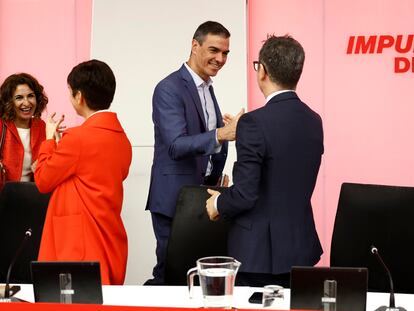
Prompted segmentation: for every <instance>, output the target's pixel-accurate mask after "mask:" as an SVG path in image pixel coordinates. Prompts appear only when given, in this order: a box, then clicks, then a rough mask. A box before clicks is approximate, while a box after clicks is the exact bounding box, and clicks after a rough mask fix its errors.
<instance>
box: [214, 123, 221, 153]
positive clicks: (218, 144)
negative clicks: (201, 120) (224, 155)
mask: <svg viewBox="0 0 414 311" xmlns="http://www.w3.org/2000/svg"><path fill="white" fill-rule="evenodd" d="M215 134H216V135H215V136H216V146H215V147H214V152H215V153H219V152H220V151H221V144H220V142H219V141H218V138H217V129H216V133H215Z"/></svg>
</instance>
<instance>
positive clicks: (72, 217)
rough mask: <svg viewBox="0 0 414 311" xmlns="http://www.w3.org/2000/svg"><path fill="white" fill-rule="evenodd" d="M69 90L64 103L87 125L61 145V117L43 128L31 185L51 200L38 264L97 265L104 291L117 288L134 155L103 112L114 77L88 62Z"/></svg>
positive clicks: (105, 68) (121, 278) (124, 260)
mask: <svg viewBox="0 0 414 311" xmlns="http://www.w3.org/2000/svg"><path fill="white" fill-rule="evenodd" d="M67 82H68V86H69V97H70V101H71V103H72V105H73V107H74V109H75V110H76V112H77V113H78V114H79V115H80V116H82V117H84V118H85V122H84V123H83V124H82V125H80V126H78V127H73V128H70V129H68V130H66V131H65V132H64V133H63V137H62V138H61V139H60V140H59V142H57V138H58V137H57V136H59V135H57V129H58V128H59V126H60V124H61V122H62V121H63V117H61V118H60V119H59V120H56V121H55V120H54V119H53V117H54V115H52V116H51V117H49V118H48V120H47V122H46V140H45V141H44V142H43V143H42V145H41V146H40V151H39V159H38V164H37V167H36V171H35V182H36V185H37V186H38V188H39V190H40V191H41V192H51V191H53V194H52V196H51V199H50V202H49V207H48V211H47V215H46V220H45V224H44V227H43V234H42V240H41V243H40V250H39V257H38V260H41V261H55V260H59V261H60V260H66V261H99V262H100V267H101V277H102V283H103V284H123V282H124V278H125V270H126V264H127V254H128V242H127V236H126V232H125V229H124V225H123V223H122V219H121V208H122V200H123V186H122V183H123V181H124V180H125V178H126V177H127V176H128V171H129V166H130V164H131V158H132V148H131V144H130V142H129V140H128V138H127V136H126V134H125V132H124V130H123V128H122V126H121V124H120V123H119V121H118V118H117V116H116V114H115V113H113V112H110V111H108V110H107V109H108V108H109V106H110V104H111V102H112V99H113V96H114V93H115V86H116V83H115V77H114V74H113V72H112V70H111V69H110V68H109V66H108V65H107V64H105V63H103V62H101V61H97V60H91V61H87V62H84V63H81V64H79V65H77V66H76V67H74V68H73V69H72V71H71V73H70V74H69V76H68V79H67Z"/></svg>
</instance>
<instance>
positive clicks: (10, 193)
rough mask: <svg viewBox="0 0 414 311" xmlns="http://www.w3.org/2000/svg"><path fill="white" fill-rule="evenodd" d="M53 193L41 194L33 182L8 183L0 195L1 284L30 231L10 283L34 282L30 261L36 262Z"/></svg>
mask: <svg viewBox="0 0 414 311" xmlns="http://www.w3.org/2000/svg"><path fill="white" fill-rule="evenodd" d="M49 197H50V194H41V193H39V191H38V190H37V187H36V185H35V183H33V182H6V184H5V185H4V188H3V191H2V192H1V194H0V247H1V256H0V282H3V283H4V282H5V280H6V275H7V270H8V268H9V265H10V263H11V261H12V259H13V257H14V256H15V254H16V252H17V249H18V248H19V247H20V245H21V244H22V241H23V238H24V236H25V232H26V230H27V229H29V228H30V229H32V236H31V238H30V239H29V240H28V241H27V243H26V245H25V247H24V249H23V250H22V252H21V254H20V256H19V257H18V259H17V261H16V262H15V264H14V267H13V269H12V272H11V278H10V281H11V282H12V283H31V275H30V262H31V261H32V260H36V259H37V255H38V253H39V246H40V239H41V236H42V230H43V223H44V220H45V216H46V211H47V206H48V203H49Z"/></svg>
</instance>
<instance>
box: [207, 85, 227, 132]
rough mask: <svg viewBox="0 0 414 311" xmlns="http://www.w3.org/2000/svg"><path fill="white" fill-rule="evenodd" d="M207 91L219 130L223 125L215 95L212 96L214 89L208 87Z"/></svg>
mask: <svg viewBox="0 0 414 311" xmlns="http://www.w3.org/2000/svg"><path fill="white" fill-rule="evenodd" d="M209 90H210V94H211V98H212V99H213V102H214V109H215V110H216V119H217V128H219V127H222V126H223V125H224V124H223V117H222V115H221V111H220V107H219V105H218V103H217V99H216V95H215V94H214V89H213V86H212V85H210V88H209Z"/></svg>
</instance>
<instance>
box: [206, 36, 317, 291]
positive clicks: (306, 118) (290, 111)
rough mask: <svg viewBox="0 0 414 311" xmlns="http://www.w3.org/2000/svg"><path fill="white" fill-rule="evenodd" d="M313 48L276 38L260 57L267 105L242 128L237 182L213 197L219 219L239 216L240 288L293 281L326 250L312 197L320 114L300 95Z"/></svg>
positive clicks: (233, 239) (210, 206)
mask: <svg viewBox="0 0 414 311" xmlns="http://www.w3.org/2000/svg"><path fill="white" fill-rule="evenodd" d="M304 59H305V53H304V51H303V48H302V46H301V45H300V44H299V42H297V41H296V40H294V39H293V38H291V37H289V36H284V37H276V36H271V37H269V38H268V39H267V40H266V42H265V43H264V45H263V47H262V48H261V50H260V53H259V61H255V62H253V65H254V68H255V70H256V71H257V83H258V85H259V88H260V90H261V91H262V93H263V95H264V96H265V97H266V105H265V106H264V107H262V108H260V109H257V110H255V111H252V112H249V113H247V114H244V115H243V116H242V117H241V118H240V120H239V122H238V125H237V131H236V136H237V141H236V149H237V162H236V163H235V164H234V168H233V180H234V185H233V186H232V187H230V188H227V189H225V191H224V192H223V193H222V194H221V195H220V194H219V193H218V192H217V191H213V190H208V191H209V193H210V194H212V196H211V197H210V198H209V199H208V201H207V202H206V208H207V212H208V214H209V217H210V219H211V220H216V219H217V218H218V217H223V218H226V219H230V220H232V225H231V228H230V232H229V236H228V253H229V255H230V256H232V257H235V258H236V259H238V260H239V261H240V262H241V263H242V265H241V267H240V270H239V271H240V273H239V274H238V275H237V279H236V282H237V284H238V285H249V286H264V285H266V284H275V283H276V284H280V285H282V286H289V277H290V270H291V267H292V266H293V265H315V264H316V263H317V262H318V261H319V259H320V256H321V254H322V247H321V244H320V242H319V238H318V234H317V232H316V229H315V223H314V219H313V212H312V206H311V197H312V193H313V190H314V187H315V183H316V177H317V175H318V171H319V166H320V163H321V156H322V154H323V150H324V147H323V130H322V121H321V118H320V116H319V115H318V114H317V113H315V112H314V111H312V109H310V108H309V107H308V106H307V105H306V104H305V103H303V102H302V101H301V100H300V99H299V97H298V95H297V94H296V92H295V89H296V85H297V83H298V81H299V78H300V76H301V73H302V68H303V63H304Z"/></svg>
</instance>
